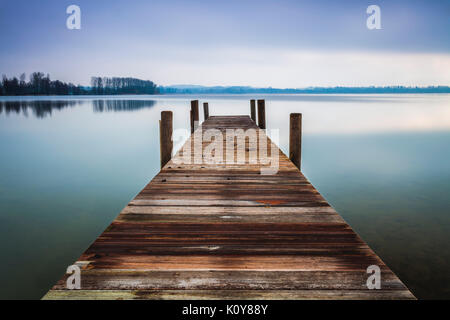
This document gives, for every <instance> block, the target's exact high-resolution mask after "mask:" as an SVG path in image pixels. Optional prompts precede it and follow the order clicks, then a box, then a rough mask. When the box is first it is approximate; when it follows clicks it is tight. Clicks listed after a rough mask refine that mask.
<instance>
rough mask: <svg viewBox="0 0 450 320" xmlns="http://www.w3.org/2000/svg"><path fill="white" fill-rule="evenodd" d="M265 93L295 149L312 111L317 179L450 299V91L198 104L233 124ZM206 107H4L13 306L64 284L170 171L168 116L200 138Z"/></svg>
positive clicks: (56, 100) (4, 284) (312, 165)
mask: <svg viewBox="0 0 450 320" xmlns="http://www.w3.org/2000/svg"><path fill="white" fill-rule="evenodd" d="M255 97H256V98H260V97H261V98H265V99H266V112H267V115H266V118H267V126H268V128H269V129H271V128H277V129H280V133H279V136H280V141H279V144H280V147H281V148H282V150H283V151H284V152H285V153H286V152H287V151H288V137H289V132H288V128H289V113H291V112H302V113H303V127H304V135H303V163H302V166H303V172H304V174H305V175H306V176H307V177H308V178H309V179H310V181H311V182H312V183H313V184H314V186H315V187H316V188H317V189H318V190H319V191H320V192H321V193H322V194H323V195H324V196H325V198H326V199H327V200H328V201H329V202H330V204H331V205H333V206H334V207H335V208H336V209H337V211H338V212H339V213H340V214H341V215H342V216H343V218H344V219H345V220H346V221H347V222H348V223H349V224H350V225H351V226H352V227H353V228H354V230H355V231H356V232H357V233H359V234H360V235H361V237H362V238H363V239H364V240H365V241H366V242H367V243H368V244H369V245H370V246H371V247H372V248H373V249H374V250H375V252H376V253H377V254H378V255H379V256H380V257H381V258H382V259H383V260H384V261H385V262H386V263H387V265H388V266H389V267H390V268H391V269H392V270H393V271H394V272H395V273H396V274H397V275H398V276H399V277H400V279H401V280H402V281H403V282H404V283H405V284H406V285H407V286H408V287H409V288H410V289H411V290H412V291H413V292H414V294H415V295H416V296H417V297H418V298H447V299H448V298H450V272H449V270H450V160H449V159H450V95H431V94H427V95H268V96H257V95H256V96H251V97H250V96H246V95H224V96H219V95H214V96H201V97H197V96H196V97H195V98H199V99H200V102H202V101H208V102H209V108H210V114H211V115H214V114H218V115H222V114H248V113H249V109H250V108H249V102H248V100H249V99H250V98H255ZM192 98H194V97H193V96H119V97H117V96H116V97H114V96H112V97H105V96H99V97H92V96H91V97H76V98H73V97H70V98H68V97H38V98H36V97H24V98H5V97H3V98H0V150H1V151H0V250H1V252H2V263H1V264H0V283H1V285H0V298H4V299H5V298H21V299H38V298H41V296H42V295H44V294H45V293H46V292H47V290H48V289H49V288H50V287H51V286H52V285H53V284H54V283H55V282H56V281H57V280H58V279H60V277H61V276H62V274H63V273H64V272H65V269H66V267H67V266H68V265H70V264H72V262H74V261H75V260H76V259H77V258H78V257H79V256H80V254H81V253H82V252H83V251H84V250H85V249H86V248H87V247H88V246H89V245H90V244H91V243H92V242H93V241H94V240H95V239H96V237H97V236H98V235H99V234H100V233H101V232H102V231H103V230H104V229H105V228H106V227H107V226H108V225H109V223H110V222H111V221H112V220H113V219H114V218H115V217H116V216H117V214H118V213H119V212H120V210H121V209H122V208H123V207H124V206H125V205H126V204H127V203H128V202H129V201H130V200H131V199H132V198H133V197H134V196H135V195H136V194H137V193H138V192H139V191H140V190H141V189H142V188H143V187H144V185H146V184H147V183H148V181H149V180H150V179H151V178H152V177H153V176H154V175H155V174H156V173H157V172H158V171H159V129H158V120H159V119H160V112H161V111H162V110H172V111H173V112H174V128H189V100H190V99H192ZM180 146H181V141H180V142H179V143H177V144H176V147H180Z"/></svg>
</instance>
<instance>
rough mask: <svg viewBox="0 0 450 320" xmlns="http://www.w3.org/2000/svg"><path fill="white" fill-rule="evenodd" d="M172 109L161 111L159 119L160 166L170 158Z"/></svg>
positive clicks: (171, 147)
mask: <svg viewBox="0 0 450 320" xmlns="http://www.w3.org/2000/svg"><path fill="white" fill-rule="evenodd" d="M172 120H173V115H172V111H162V112H161V120H159V146H160V152H161V168H162V167H164V166H165V165H166V163H167V162H169V160H170V158H172V149H173V141H172V131H173V121H172Z"/></svg>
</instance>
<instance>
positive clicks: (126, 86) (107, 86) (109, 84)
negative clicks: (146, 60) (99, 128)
mask: <svg viewBox="0 0 450 320" xmlns="http://www.w3.org/2000/svg"><path fill="white" fill-rule="evenodd" d="M91 84H92V86H91V87H83V86H80V85H74V84H73V83H65V82H62V81H59V80H51V79H50V75H48V74H47V75H45V74H44V73H42V72H34V73H32V74H31V75H30V79H29V81H26V75H25V73H23V74H22V75H21V76H20V77H19V78H17V77H13V78H9V79H8V78H7V77H6V76H5V75H4V76H3V79H2V81H1V83H0V95H3V96H27V95H105V94H108V95H110V94H157V93H159V89H158V87H157V86H156V84H154V83H153V82H152V81H148V80H140V79H135V78H118V77H114V78H106V77H104V78H102V77H92V79H91Z"/></svg>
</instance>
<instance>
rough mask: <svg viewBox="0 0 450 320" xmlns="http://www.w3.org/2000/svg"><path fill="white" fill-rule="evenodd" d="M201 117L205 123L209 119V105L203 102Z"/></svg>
mask: <svg viewBox="0 0 450 320" xmlns="http://www.w3.org/2000/svg"><path fill="white" fill-rule="evenodd" d="M203 116H204V118H205V121H206V120H208V118H209V105H208V102H203Z"/></svg>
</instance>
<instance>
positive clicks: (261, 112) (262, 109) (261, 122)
mask: <svg viewBox="0 0 450 320" xmlns="http://www.w3.org/2000/svg"><path fill="white" fill-rule="evenodd" d="M258 126H259V127H260V128H261V129H265V128H266V101H264V100H263V99H262V100H258Z"/></svg>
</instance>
